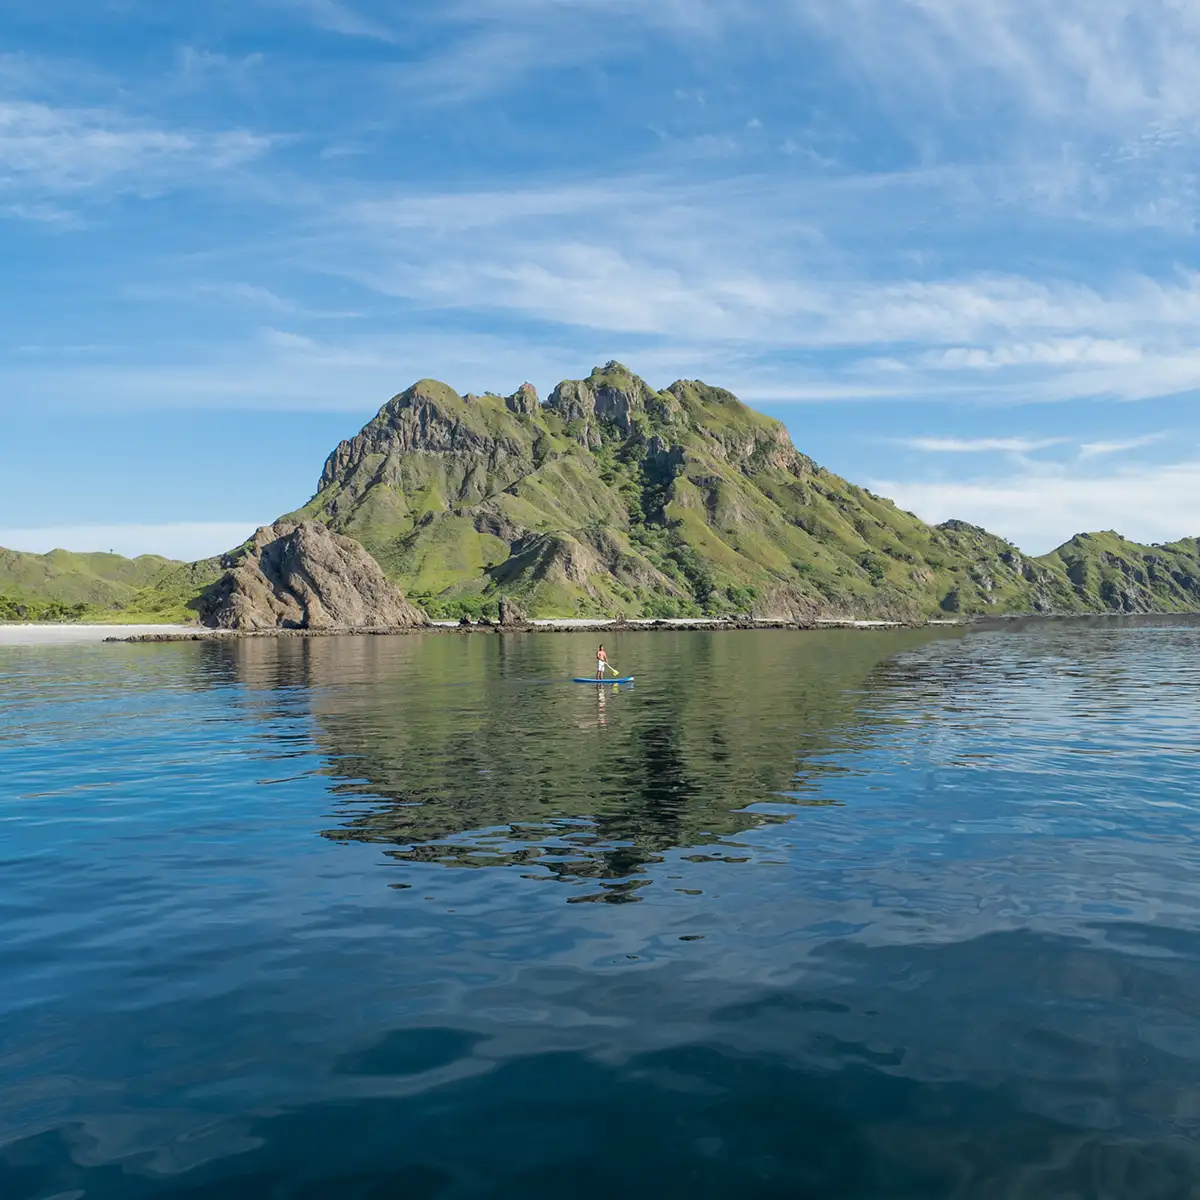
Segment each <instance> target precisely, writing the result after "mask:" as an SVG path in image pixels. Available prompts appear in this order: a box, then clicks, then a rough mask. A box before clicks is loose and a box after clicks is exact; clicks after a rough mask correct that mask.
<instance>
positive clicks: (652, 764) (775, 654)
mask: <svg viewBox="0 0 1200 1200" xmlns="http://www.w3.org/2000/svg"><path fill="white" fill-rule="evenodd" d="M931 640H933V635H930V634H929V633H905V634H865V635H864V634H856V633H845V632H830V633H828V634H825V635H823V636H822V637H820V638H813V639H808V640H803V641H799V642H797V641H796V640H795V638H794V637H793V638H791V639H790V641H789V640H785V639H783V638H780V636H779V635H778V634H764V635H748V636H744V637H730V636H729V635H707V636H705V637H704V638H703V639H702V640H699V641H697V640H696V639H692V638H690V637H689V635H687V634H674V635H672V634H663V635H656V636H646V635H644V634H641V635H638V634H633V635H626V636H625V637H624V638H622V637H621V636H620V635H617V637H616V639H615V640H614V642H613V647H614V650H613V652H614V655H616V654H618V653H619V654H620V655H621V658H620V659H619V660H618V661H624V662H636V664H637V667H636V669H637V672H638V675H639V681H638V683H637V684H636V686H635V687H617V686H609V687H595V686H594V685H593V686H589V687H580V688H574V689H572V688H569V687H565V686H564V684H563V681H564V680H565V679H569V678H570V677H571V675H572V673H573V672H577V671H578V669H579V667H578V663H579V661H580V658H581V657H584V656H586V655H587V653H588V651H589V649H590V643H588V642H587V641H586V640H585V639H584V638H582V637H578V638H568V637H561V636H546V635H528V636H524V637H503V638H489V639H475V640H473V642H472V643H471V644H469V645H468V646H466V647H464V645H463V643H462V642H461V641H460V640H458V639H443V640H442V641H440V642H439V643H437V644H434V645H432V646H430V645H429V644H428V643H414V642H413V641H412V640H411V639H410V640H408V641H406V642H403V643H400V642H397V641H396V640H389V641H385V640H383V639H373V638H364V639H357V640H356V641H355V642H354V643H353V644H352V645H349V646H348V645H344V644H341V643H336V642H330V641H328V640H325V639H322V640H319V641H308V642H296V643H291V644H290V645H289V646H288V647H286V648H283V653H282V654H281V653H280V650H281V648H280V647H279V646H275V645H272V644H271V643H266V642H251V643H243V644H242V645H241V646H239V647H237V648H235V649H234V651H233V654H234V656H235V658H236V666H235V667H234V670H235V671H237V672H238V677H239V678H240V679H241V680H242V681H244V682H246V683H247V684H249V685H250V686H251V687H262V688H276V687H278V686H280V684H282V683H284V682H285V681H295V684H296V685H297V686H304V687H306V688H311V689H314V691H315V692H316V695H315V697H314V700H313V703H312V714H313V716H314V718H315V721H316V725H317V728H316V730H315V736H316V739H317V741H318V743H319V744H320V746H321V747H322V749H323V750H324V751H325V753H326V756H327V758H328V760H329V764H330V765H329V770H330V773H331V775H333V776H334V777H335V778H337V779H338V780H339V782H338V784H337V785H336V786H335V788H334V791H335V793H336V794H337V795H338V796H339V797H343V798H344V801H343V803H342V804H341V805H340V806H339V810H338V813H337V815H338V817H339V818H340V819H339V821H338V823H337V826H336V827H335V828H332V829H330V830H328V831H326V833H327V836H328V837H330V838H333V839H335V840H356V841H364V842H379V843H383V844H386V845H388V846H390V847H394V848H393V849H390V850H389V851H388V854H389V856H390V857H391V858H393V859H396V860H405V859H407V860H412V861H420V862H441V863H445V864H447V865H455V866H464V867H478V866H497V865H514V864H522V865H526V866H529V867H536V868H537V870H538V872H539V874H540V877H553V878H558V879H562V880H565V881H569V882H578V881H581V880H602V881H605V882H604V883H603V884H602V890H601V891H600V892H599V893H597V894H591V895H586V896H576V897H573V899H606V900H613V901H621V900H628V899H636V898H637V891H638V889H639V888H640V887H641V886H642V885H643V884H644V883H645V882H647V881H646V880H636V879H634V878H633V876H636V875H639V874H642V873H643V870H644V868H645V867H646V866H647V865H648V864H653V863H657V862H660V861H661V854H662V852H663V851H664V850H669V849H672V848H677V847H702V846H706V845H710V844H713V843H718V842H721V841H723V840H724V839H727V838H729V837H730V836H731V835H734V834H736V833H738V832H741V831H744V830H748V829H753V828H755V827H757V826H760V825H763V824H767V823H777V822H780V821H784V820H786V819H787V817H788V814H789V813H790V810H791V809H792V808H793V807H794V806H795V805H798V804H821V803H829V802H830V801H829V800H827V799H825V798H824V797H822V795H821V793H820V783H821V780H822V779H823V777H824V776H825V775H827V774H829V773H830V772H836V771H838V770H839V769H841V768H840V767H839V765H838V763H837V762H836V761H834V760H833V759H832V758H831V757H830V756H829V753H828V752H829V751H830V750H831V749H832V748H833V747H835V746H837V747H838V748H839V749H847V748H851V747H854V746H856V745H861V744H863V743H864V740H865V739H867V738H869V737H870V736H871V731H872V729H873V728H874V726H875V725H876V724H877V723H878V721H879V720H880V719H881V718H879V717H876V716H874V715H873V714H872V715H870V716H868V715H867V714H865V713H864V711H863V705H862V700H863V696H864V690H865V689H866V688H867V687H868V683H869V682H872V686H874V687H879V686H886V683H875V682H874V681H872V680H871V673H872V671H873V670H874V669H875V668H876V667H877V666H878V665H879V664H880V663H881V662H882V661H885V660H886V659H887V658H888V657H889V656H891V655H893V654H895V653H898V652H903V651H904V650H905V649H909V648H913V647H917V646H920V645H924V644H927V643H929V642H930V641H931ZM414 652H416V653H418V654H419V656H420V666H419V669H417V670H414V665H413V663H412V656H413V654H414ZM781 653H784V654H786V667H784V669H780V665H781V664H780V654H781ZM418 674H419V677H418V678H414V675H418ZM360 797H361V798H362V799H360ZM762 801H775V802H786V803H785V806H784V807H782V808H781V807H780V806H779V805H778V804H776V806H775V809H774V810H772V811H767V810H765V809H763V808H758V809H756V808H755V807H754V806H755V805H757V804H760V803H761V802H762ZM734 849H736V847H734Z"/></svg>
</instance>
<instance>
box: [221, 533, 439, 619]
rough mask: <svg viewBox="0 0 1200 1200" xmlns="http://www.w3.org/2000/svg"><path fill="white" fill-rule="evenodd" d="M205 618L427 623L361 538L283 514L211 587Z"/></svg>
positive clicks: (259, 535)
mask: <svg viewBox="0 0 1200 1200" xmlns="http://www.w3.org/2000/svg"><path fill="white" fill-rule="evenodd" d="M200 621H201V623H202V624H204V625H207V626H209V627H210V628H214V629H230V630H240V631H249V630H272V629H332V628H346V627H349V628H364V627H388V628H393V629H394V628H401V629H403V628H412V627H416V626H422V625H427V624H428V623H429V619H428V618H427V617H426V616H425V614H424V613H423V612H421V610H420V609H419V608H416V607H414V606H413V605H411V604H409V603H408V601H407V600H405V598H404V596H403V595H402V594H401V592H400V590H399V588H397V587H396V586H395V584H392V583H390V582H388V580H387V579H386V578H385V576H384V574H383V571H382V569H381V568H380V566H379V564H378V563H377V562H376V561H375V559H374V558H372V557H371V555H370V554H369V553H367V551H366V550H365V549H364V548H363V546H362V545H361V544H360V543H359V542H356V541H354V540H353V539H352V538H348V537H342V536H340V535H339V534H336V533H333V532H331V531H330V530H329V529H327V528H326V527H325V526H324V525H321V524H318V523H317V522H315V521H300V522H294V521H280V522H278V523H276V524H275V525H267V526H263V528H261V529H259V530H258V531H257V532H256V533H255V535H254V538H253V540H252V541H251V542H250V544H249V545H248V546H247V547H245V548H244V549H243V550H242V551H240V552H239V556H235V565H234V566H233V567H232V568H231V569H230V570H229V571H228V572H226V574H225V575H224V576H223V577H222V578H221V579H220V580H219V581H218V582H217V583H216V584H214V585H213V586H212V587H211V588H210V589H209V590H208V591H207V592H206V593H205V595H204V597H203V600H202V602H201V607H200Z"/></svg>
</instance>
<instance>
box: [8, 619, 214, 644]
mask: <svg viewBox="0 0 1200 1200" xmlns="http://www.w3.org/2000/svg"><path fill="white" fill-rule="evenodd" d="M194 630H195V626H192V625H86V624H75V625H53V624H50V623H48V622H47V623H45V624H43V623H41V622H29V623H28V624H25V625H0V646H57V645H70V644H77V643H80V642H102V641H104V639H105V638H110V637H135V636H136V635H137V634H140V633H191V632H194Z"/></svg>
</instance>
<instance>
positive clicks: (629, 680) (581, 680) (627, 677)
mask: <svg viewBox="0 0 1200 1200" xmlns="http://www.w3.org/2000/svg"><path fill="white" fill-rule="evenodd" d="M571 682H572V683H632V682H633V676H632V675H622V676H621V677H620V679H593V678H591V677H590V676H588V677H587V678H579V679H572V680H571Z"/></svg>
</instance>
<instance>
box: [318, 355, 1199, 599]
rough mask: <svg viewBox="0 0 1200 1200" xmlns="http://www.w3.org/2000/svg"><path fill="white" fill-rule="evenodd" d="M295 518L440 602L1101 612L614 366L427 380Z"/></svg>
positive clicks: (765, 435) (767, 433) (1058, 581)
mask: <svg viewBox="0 0 1200 1200" xmlns="http://www.w3.org/2000/svg"><path fill="white" fill-rule="evenodd" d="M296 515H302V516H306V517H314V518H316V519H318V520H321V521H325V522H327V523H328V524H330V525H331V526H332V527H333V528H334V529H336V530H338V531H339V532H342V533H346V534H349V535H351V536H353V537H356V538H358V539H359V540H361V541H362V542H363V543H364V544H365V545H366V546H367V548H368V549H369V550H370V551H371V552H372V554H374V555H375V556H376V558H378V559H379V561H380V562H381V563H382V564H383V566H384V569H385V570H386V571H387V572H388V573H389V574H390V575H391V576H392V578H393V579H395V580H396V581H397V582H398V583H399V584H400V585H401V586H402V587H403V588H404V589H405V590H406V592H407V593H408V594H409V595H410V597H412V598H413V599H414V600H415V601H416V602H417V603H419V604H422V605H424V606H425V607H427V608H428V609H429V610H430V611H432V612H434V613H439V612H442V613H453V612H458V611H479V610H480V609H481V608H484V607H486V606H488V605H490V604H492V603H494V602H495V600H496V599H497V598H498V597H499V596H501V595H506V596H509V597H512V598H514V599H516V600H517V601H518V602H519V603H521V604H523V605H524V606H525V607H526V608H527V609H528V610H529V611H531V612H535V613H538V614H544V615H559V616H567V615H613V614H621V613H623V614H627V615H642V614H645V615H651V616H672V615H679V616H686V615H704V614H723V613H730V612H741V611H752V612H754V613H756V614H758V615H764V616H765V615H771V616H777V615H790V616H797V617H801V616H809V615H818V614H837V615H857V616H890V617H920V616H932V615H936V614H944V613H948V614H972V613H1002V612H1029V611H1082V610H1084V609H1089V608H1090V609H1092V610H1097V609H1102V608H1105V607H1109V605H1107V604H1106V603H1104V602H1103V597H1102V596H1100V594H1099V593H1096V594H1095V595H1093V594H1092V593H1091V592H1088V591H1086V590H1084V591H1081V590H1080V589H1079V588H1078V587H1076V586H1075V585H1074V583H1073V581H1072V579H1071V577H1070V575H1069V571H1068V566H1067V564H1065V563H1064V562H1062V561H1060V560H1059V559H1058V558H1056V557H1054V556H1050V557H1048V558H1047V559H1045V560H1027V559H1026V558H1024V557H1023V556H1022V555H1021V554H1020V552H1019V551H1018V550H1017V549H1016V548H1015V547H1013V546H1012V545H1010V544H1009V543H1007V542H1005V541H1004V540H1002V539H1000V538H997V537H994V536H992V535H991V534H988V533H986V532H985V531H983V530H980V529H975V528H973V527H971V526H969V525H965V524H962V523H960V522H948V523H947V524H945V525H942V526H938V527H935V526H931V525H928V524H926V523H925V522H923V521H921V520H919V519H918V518H917V517H915V516H914V515H913V514H911V513H907V512H903V511H901V510H900V509H898V508H897V507H896V506H895V505H894V504H892V503H891V501H889V500H886V499H883V498H882V497H879V496H875V495H873V494H871V493H870V492H868V491H865V490H864V489H862V488H859V487H856V486H855V485H853V484H851V483H848V482H847V481H846V480H844V479H842V478H840V477H839V476H837V475H834V474H832V473H831V472H829V471H826V470H824V469H823V468H821V467H819V466H818V465H817V464H815V463H814V462H812V461H811V460H810V459H808V458H807V457H805V456H804V455H802V454H800V453H799V452H798V451H797V450H796V449H795V447H794V446H793V445H792V443H791V440H790V438H789V437H788V435H787V432H786V430H785V429H784V427H783V426H782V425H781V424H780V423H779V422H778V421H775V420H772V419H771V418H769V417H766V416H763V415H762V414H761V413H757V412H755V411H754V410H753V409H751V408H748V407H747V406H746V405H744V404H742V403H741V402H740V401H739V400H738V399H737V398H736V397H735V396H733V395H732V394H731V393H729V392H727V391H723V390H722V389H720V388H714V387H710V386H708V385H706V384H704V383H701V382H698V381H687V380H681V381H679V382H677V383H674V384H672V385H671V386H670V387H669V388H667V389H665V390H664V391H661V392H660V391H655V390H654V389H652V388H651V387H650V386H649V385H648V384H646V383H645V382H644V381H643V380H641V379H639V378H638V377H637V376H635V375H633V374H632V373H631V372H629V371H628V370H627V369H626V368H624V367H623V366H621V365H620V364H618V363H609V364H608V365H607V366H606V367H603V368H598V369H597V370H595V371H593V372H592V374H591V375H590V376H589V377H588V378H587V379H585V380H568V381H566V382H564V383H562V384H560V385H559V386H558V387H557V388H556V389H555V390H554V392H553V394H552V395H551V396H550V397H549V398H548V400H547V401H546V402H545V404H539V403H537V400H536V396H535V395H534V394H533V391H532V389H531V388H529V387H528V386H526V387H525V388H522V389H521V391H519V392H518V393H516V395H514V396H511V397H508V398H502V397H500V396H498V395H490V394H489V395H485V396H460V395H458V394H457V393H456V392H454V391H453V390H452V389H451V388H449V387H447V386H446V385H445V384H442V383H437V382H435V381H432V380H423V381H421V382H420V383H417V384H415V385H414V386H413V387H411V388H409V389H408V390H407V391H406V392H403V393H401V394H400V395H399V396H397V397H395V398H394V399H393V400H391V401H389V402H388V403H387V404H386V405H384V407H383V408H382V409H381V410H380V411H379V414H378V415H377V416H376V417H375V419H374V420H373V421H371V422H370V424H368V425H367V426H366V427H365V428H364V429H363V431H362V432H361V433H360V434H359V435H358V436H357V437H355V438H353V439H351V440H349V441H346V442H343V443H342V444H341V445H340V446H339V447H338V448H337V449H336V450H335V451H334V452H333V454H331V455H330V457H329V459H328V461H327V463H326V465H325V470H324V473H323V475H322V478H321V483H320V487H319V489H318V491H317V494H316V495H315V496H314V497H313V499H312V500H311V501H310V502H309V504H308V505H307V506H306V507H305V508H304V509H302V510H301V511H300V513H299V514H296ZM1193 604H1194V605H1196V606H1200V596H1196V597H1193Z"/></svg>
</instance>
